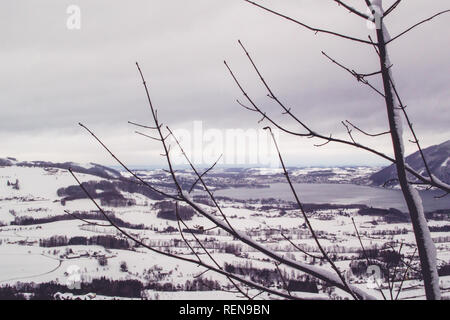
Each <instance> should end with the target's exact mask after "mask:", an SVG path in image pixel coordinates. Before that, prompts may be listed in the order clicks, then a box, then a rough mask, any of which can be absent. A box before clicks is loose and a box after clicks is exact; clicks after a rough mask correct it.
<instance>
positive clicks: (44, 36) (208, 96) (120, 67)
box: [0, 0, 450, 166]
mask: <svg viewBox="0 0 450 320" xmlns="http://www.w3.org/2000/svg"><path fill="white" fill-rule="evenodd" d="M363 2H364V1H360V0H357V1H356V0H348V1H347V3H349V4H352V5H355V4H357V5H359V6H358V8H359V9H360V10H362V11H365V8H364V7H363V6H362V3H363ZM385 2H386V4H385V6H388V5H390V4H391V3H392V2H394V1H386V0H385ZM260 3H261V4H264V5H267V6H269V7H271V8H274V9H277V10H279V11H281V12H283V13H286V14H288V15H290V16H292V17H294V18H296V19H299V20H301V21H304V22H306V23H309V24H312V25H313V26H317V27H323V28H329V29H334V30H336V31H338V32H342V33H346V34H349V35H352V36H355V37H361V38H364V39H367V36H368V35H369V34H372V33H373V31H371V30H369V29H368V28H367V26H366V22H365V21H364V20H362V19H360V18H359V17H356V16H354V15H351V14H349V13H348V12H347V11H346V10H344V9H342V8H341V7H338V6H337V5H336V4H335V3H334V1H331V0H277V1H275V0H264V1H260ZM70 5H76V6H78V7H79V8H80V10H81V25H80V26H81V28H80V29H79V30H78V29H74V30H70V29H68V27H67V19H68V18H69V16H70V14H68V13H67V8H68V7H69V6H70ZM448 8H449V3H448V0H433V1H427V0H408V1H404V2H402V3H401V5H400V6H399V7H398V9H397V10H396V11H395V12H394V13H393V14H391V15H390V16H389V17H388V18H387V20H386V23H387V25H388V27H389V30H390V33H391V34H392V35H395V34H398V33H399V32H401V31H403V30H404V29H405V28H407V27H408V26H410V25H412V24H414V23H416V22H418V21H420V20H422V19H424V18H427V17H428V16H430V15H432V14H434V13H436V12H438V11H440V10H444V9H448ZM449 24H450V15H447V16H445V15H444V16H441V17H438V18H437V19H436V20H433V21H431V22H429V23H427V24H425V25H423V26H422V27H420V28H418V29H416V30H414V31H413V32H411V33H410V34H408V35H407V36H405V37H403V38H400V39H399V40H397V41H396V42H395V43H392V44H391V45H390V46H389V50H390V55H391V60H392V62H393V64H394V67H393V72H394V75H395V78H396V82H397V86H398V88H399V91H400V93H401V95H402V97H403V100H404V101H405V103H406V104H407V105H408V110H409V113H410V116H411V118H412V121H413V122H414V126H415V128H416V130H417V133H418V135H419V136H420V137H421V139H422V144H423V145H424V146H429V145H432V144H437V143H441V142H443V141H446V140H448V139H450V138H449V137H450V126H449V123H450V113H449V112H448V110H449V101H450V99H449V98H450V91H449V90H448V86H449V80H450V79H449V74H450V72H449V71H450V60H449V59H448V57H449V56H450V43H449V41H450V39H449V36H448V30H449V26H450V25H449ZM238 39H241V40H242V41H243V42H244V44H245V45H246V47H247V49H248V50H249V51H250V52H251V54H252V55H253V57H254V59H255V61H256V63H257V64H258V65H259V66H260V67H261V71H262V72H263V73H264V76H265V78H266V80H268V81H269V83H270V84H271V86H272V88H273V89H274V90H275V92H276V93H277V94H278V96H279V97H281V98H282V100H283V101H284V102H286V104H288V105H290V106H292V110H293V112H294V113H295V114H296V115H297V116H298V117H300V118H301V119H303V120H304V121H305V122H306V123H308V124H309V125H310V127H312V128H313V129H315V130H316V131H319V132H322V133H324V134H333V136H335V137H345V134H346V131H345V129H344V128H343V127H342V125H340V121H342V120H346V119H347V120H350V121H352V122H354V123H355V124H357V125H359V126H361V127H363V128H364V129H366V130H367V131H370V132H374V133H375V132H380V131H385V130H386V129H387V123H386V112H385V108H384V105H383V100H382V99H380V97H379V96H377V95H376V94H375V93H373V92H372V91H371V90H370V89H369V88H367V87H364V86H362V85H361V84H358V83H357V81H356V80H355V79H354V78H352V77H351V76H350V75H349V74H346V73H345V72H344V71H343V70H341V69H339V68H338V67H337V66H336V65H333V64H331V63H330V62H329V61H327V60H326V59H325V58H324V57H323V56H322V55H321V53H320V52H321V50H324V51H326V52H327V54H329V55H331V56H332V57H334V58H336V59H337V60H339V61H340V62H342V63H344V64H346V65H348V66H350V67H351V68H354V69H355V70H358V71H360V72H361V73H369V72H373V71H376V70H377V56H376V54H375V52H374V50H373V48H372V47H371V46H367V45H364V44H358V43H353V42H350V41H346V40H343V39H336V38H333V37H330V36H326V35H321V34H318V35H315V34H314V33H312V32H310V31H307V30H304V29H302V28H300V27H299V26H297V25H295V24H293V23H290V22H288V21H285V20H282V19H280V18H279V17H276V16H273V15H270V14H267V13H265V12H263V11H261V10H260V9H258V8H255V7H253V6H251V5H249V4H247V3H246V2H244V1H242V0H227V1H221V0H189V1H187V0H171V1H167V0H164V1H163V0H145V1H144V0H142V1H141V0H133V1H128V2H126V3H125V2H123V3H121V4H118V3H114V4H113V3H112V2H111V1H106V0H102V1H100V0H85V1H76V0H72V1H62V0H53V1H49V0H40V1H31V0H29V1H25V0H23V1H1V3H0V74H1V77H0V106H1V117H0V138H1V139H0V150H1V152H0V157H6V156H13V157H17V158H18V159H19V160H52V161H77V162H83V163H85V162H98V163H102V164H113V163H114V161H113V160H112V159H111V158H110V157H109V156H108V155H107V154H106V153H105V152H104V151H103V150H102V149H101V148H100V147H99V146H98V145H97V144H96V143H95V142H94V141H93V140H92V138H91V137H90V136H89V135H88V134H86V132H85V131H83V130H82V128H80V127H79V126H78V125H77V124H78V122H83V123H84V124H86V125H87V126H89V127H90V128H91V129H92V130H94V131H95V132H96V133H97V134H98V135H99V136H100V137H101V138H102V139H103V140H104V141H105V143H107V144H108V145H109V146H110V147H111V148H112V149H113V150H114V151H115V152H116V153H117V155H118V156H119V157H121V158H122V159H123V160H124V161H125V162H127V163H129V164H131V165H150V166H154V165H159V164H161V163H162V160H163V159H162V158H161V157H160V155H159V154H160V153H161V150H160V146H159V145H158V144H157V143H156V142H152V141H149V140H148V139H145V138H143V137H141V136H138V135H136V134H135V133H134V130H135V128H133V127H132V126H130V125H129V124H127V121H128V120H131V121H137V122H142V123H147V124H151V118H150V113H149V109H148V106H147V104H146V100H145V92H144V90H143V87H142V84H141V81H140V79H139V77H138V73H137V70H136V68H135V65H134V63H135V61H139V63H140V64H141V66H142V69H143V71H144V73H145V76H146V78H147V81H148V83H149V85H150V91H151V95H152V98H153V100H154V103H155V105H156V106H157V108H158V112H159V115H160V119H161V121H163V122H164V124H167V125H170V126H171V127H172V128H174V129H184V130H193V128H194V126H195V125H194V122H195V121H202V127H203V129H204V130H210V129H218V130H221V131H222V132H226V131H225V130H227V129H238V128H240V129H258V128H262V127H264V126H265V125H266V124H265V123H258V120H259V119H260V117H258V116H257V115H256V114H255V113H252V112H249V111H247V110H244V109H243V108H241V107H239V106H238V105H237V104H236V102H235V100H236V99H237V98H239V99H241V100H243V97H242V95H241V93H240V91H239V90H238V88H237V87H236V85H235V84H234V83H233V81H232V79H231V77H230V75H229V74H228V72H227V70H226V69H225V66H224V64H223V60H227V62H228V63H229V64H230V65H231V67H232V68H233V70H234V72H235V73H236V74H237V75H238V76H239V78H240V79H241V80H242V82H243V84H244V85H245V87H246V88H247V89H248V92H249V93H250V94H251V95H252V96H253V97H254V98H255V101H257V102H258V103H260V105H261V107H262V108H263V109H264V110H266V111H267V112H268V113H270V114H271V115H273V116H274V118H276V119H278V120H279V121H280V122H281V123H283V124H286V125H288V126H291V128H294V129H295V128H296V127H295V126H293V124H292V123H291V122H290V121H288V120H287V117H286V115H282V114H281V111H280V110H279V109H278V108H277V107H276V105H274V104H273V103H272V102H271V101H270V99H268V98H267V97H266V96H265V95H266V92H265V91H264V90H263V89H264V88H263V87H262V86H261V84H260V82H258V78H257V76H256V75H255V73H254V71H253V70H252V68H251V65H250V64H249V63H248V60H246V57H245V56H244V55H243V53H242V50H241V49H240V47H239V46H238V44H237V40H238ZM374 84H376V85H378V86H379V83H377V82H376V81H375V82H374ZM357 137H358V139H359V141H361V142H364V143H368V144H370V145H371V146H373V147H376V148H378V149H380V150H381V151H383V152H387V153H391V147H390V145H389V139H388V138H383V137H381V138H377V139H367V138H366V137H361V136H357ZM405 138H408V136H406V135H405ZM279 142H280V146H281V149H282V152H283V154H284V155H285V157H286V160H287V162H288V163H289V164H290V165H299V166H304V165H306V166H308V165H330V164H336V165H343V164H368V165H373V164H384V162H383V161H381V160H380V159H378V158H376V157H375V156H370V155H366V154H365V153H364V152H361V151H357V150H354V149H351V148H345V147H342V146H340V145H335V144H329V145H327V146H325V147H322V148H316V147H314V146H313V144H315V143H320V142H319V141H314V140H310V139H300V138H294V137H290V136H286V135H283V134H281V135H280V136H279ZM406 145H407V150H408V152H412V151H414V146H412V145H411V144H409V143H407V144H406ZM187 148H190V145H188V146H187Z"/></svg>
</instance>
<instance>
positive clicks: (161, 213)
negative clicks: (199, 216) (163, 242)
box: [155, 201, 195, 221]
mask: <svg viewBox="0 0 450 320" xmlns="http://www.w3.org/2000/svg"><path fill="white" fill-rule="evenodd" d="M155 209H158V215H157V217H158V218H161V219H166V220H172V221H177V220H178V217H177V212H176V210H175V203H174V202H173V201H160V202H158V203H156V204H155ZM178 215H179V217H180V218H181V219H182V220H191V219H192V217H193V216H194V215H195V210H194V209H192V208H191V207H188V206H178Z"/></svg>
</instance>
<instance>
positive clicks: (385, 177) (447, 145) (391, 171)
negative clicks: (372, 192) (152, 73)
mask: <svg viewBox="0 0 450 320" xmlns="http://www.w3.org/2000/svg"><path fill="white" fill-rule="evenodd" d="M423 153H424V156H425V159H426V160H427V163H428V166H429V169H430V171H431V173H432V174H433V175H434V176H436V177H438V178H439V180H441V181H443V182H445V183H450V140H449V141H446V142H444V143H442V144H439V145H434V146H431V147H429V148H426V149H424V150H423ZM406 163H407V164H409V165H410V166H411V167H412V168H413V169H414V170H416V171H417V172H419V173H420V174H422V175H424V176H426V177H428V173H427V170H426V167H425V164H424V162H423V159H422V157H421V155H420V153H419V151H417V152H415V153H413V154H412V155H410V156H408V157H406ZM396 175H397V169H396V168H395V166H394V165H391V166H389V167H387V168H384V169H383V170H381V171H379V172H377V173H375V174H373V175H372V176H371V177H370V179H371V180H372V181H373V183H374V184H375V185H380V186H381V185H383V184H384V183H385V182H386V181H389V180H391V179H393V178H396ZM410 178H411V179H413V180H414V179H415V177H412V176H411V177H410Z"/></svg>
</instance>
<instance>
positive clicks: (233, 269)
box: [225, 263, 319, 293]
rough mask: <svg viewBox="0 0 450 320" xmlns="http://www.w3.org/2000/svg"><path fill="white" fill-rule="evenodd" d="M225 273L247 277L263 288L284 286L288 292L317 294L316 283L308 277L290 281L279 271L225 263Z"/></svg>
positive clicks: (285, 274) (286, 275)
mask: <svg viewBox="0 0 450 320" xmlns="http://www.w3.org/2000/svg"><path fill="white" fill-rule="evenodd" d="M225 271H227V272H230V273H233V274H239V275H242V276H246V277H249V278H250V279H251V280H252V281H254V282H257V283H261V284H262V285H264V286H267V287H270V286H274V285H275V286H278V287H280V286H281V285H282V286H286V287H287V290H289V291H299V292H300V291H301V292H312V293H318V292H319V289H318V287H317V282H316V281H314V280H312V279H311V278H310V277H308V276H303V277H298V278H297V279H290V278H289V276H288V274H287V273H285V272H282V271H281V270H279V269H267V268H263V269H258V268H254V267H252V266H251V265H249V264H247V265H238V266H235V265H232V264H228V263H225Z"/></svg>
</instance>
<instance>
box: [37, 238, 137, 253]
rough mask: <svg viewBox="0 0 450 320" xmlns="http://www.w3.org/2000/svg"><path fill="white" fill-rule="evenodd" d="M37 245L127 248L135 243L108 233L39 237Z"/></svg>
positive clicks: (130, 247) (50, 246) (48, 246)
mask: <svg viewBox="0 0 450 320" xmlns="http://www.w3.org/2000/svg"><path fill="white" fill-rule="evenodd" d="M39 245H40V246H41V247H46V248H52V247H63V246H68V245H84V246H86V245H88V246H102V247H104V248H106V249H122V250H128V249H132V248H133V247H135V244H134V243H133V242H132V241H130V240H129V239H124V238H117V237H115V236H110V235H98V236H92V237H89V238H87V237H83V236H77V237H72V238H67V237H66V236H52V237H50V238H48V239H40V240H39Z"/></svg>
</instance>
